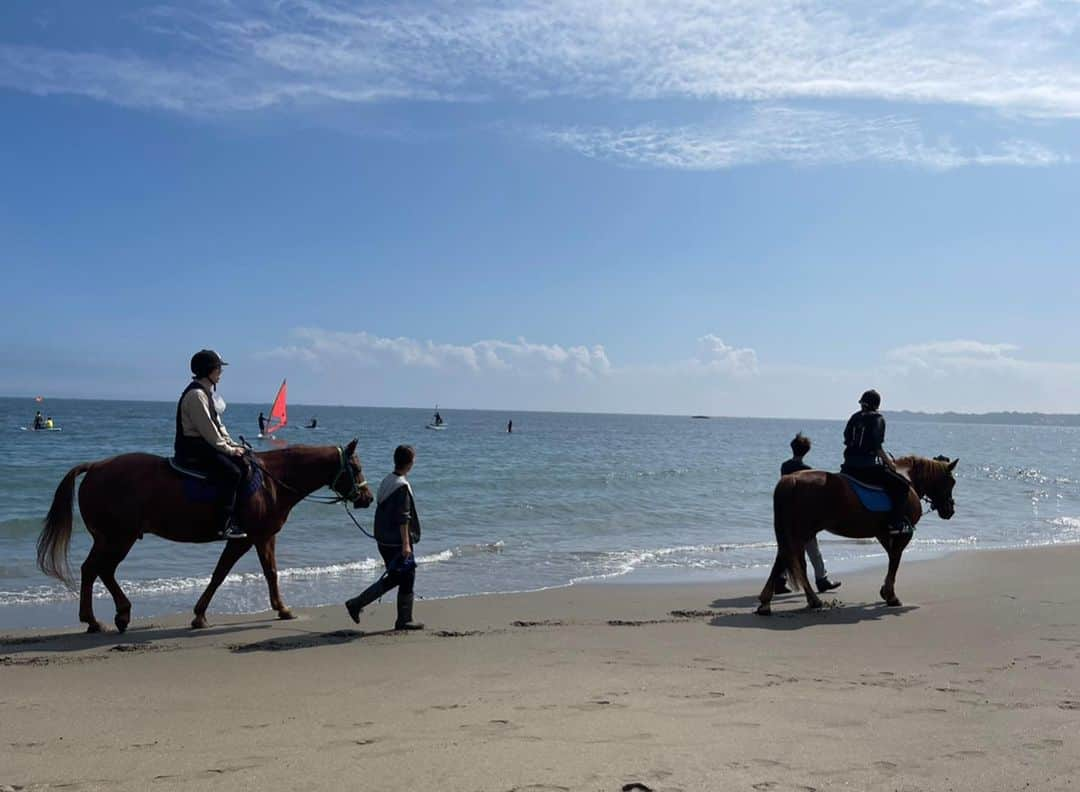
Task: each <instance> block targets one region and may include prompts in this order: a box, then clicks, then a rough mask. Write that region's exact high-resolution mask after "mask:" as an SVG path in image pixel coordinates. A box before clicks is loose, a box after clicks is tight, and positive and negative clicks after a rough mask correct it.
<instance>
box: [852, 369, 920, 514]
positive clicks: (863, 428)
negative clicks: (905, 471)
mask: <svg viewBox="0 0 1080 792" xmlns="http://www.w3.org/2000/svg"><path fill="white" fill-rule="evenodd" d="M880 406H881V395H880V394H879V393H878V392H877V391H876V390H868V391H866V392H865V393H863V395H862V396H860V397H859V407H860V408H861V409H860V410H859V412H857V413H855V414H854V415H852V416H851V418H849V419H848V422H847V426H845V427H844V464H843V465H841V466H840V470H841V471H842V472H844V473H847V474H848V475H849V476H851V477H852V478H855V479H858V480H859V481H861V482H863V483H864V484H870V485H871V486H874V487H882V488H883V489H884V490H885V491H886V492H887V493H888V494H889V500H890V501H891V502H892V511H891V512H889V526H890V527H891V529H892V533H905V532H908V531H910V530H911V523H910V522H909V521H908V518H907V514H906V511H907V498H908V491H909V490H910V488H911V484H910V483H909V482H908V480H907V479H906V478H904V477H903V476H902V475H900V473H898V472H897V470H896V465H894V464H893V460H892V457H891V456H889V454H888V453H887V452H886V451H885V448H884V446H883V443H884V442H885V419H884V418H883V417H882V416H881V413H879V412H878V407H880Z"/></svg>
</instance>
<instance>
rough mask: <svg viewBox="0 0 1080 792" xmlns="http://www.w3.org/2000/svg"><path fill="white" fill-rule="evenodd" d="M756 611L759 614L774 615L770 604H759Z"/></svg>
mask: <svg viewBox="0 0 1080 792" xmlns="http://www.w3.org/2000/svg"><path fill="white" fill-rule="evenodd" d="M754 613H756V614H757V615H758V616H772V608H770V607H769V606H768V605H758V609H757V610H756V611H754Z"/></svg>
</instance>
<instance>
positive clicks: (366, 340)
mask: <svg viewBox="0 0 1080 792" xmlns="http://www.w3.org/2000/svg"><path fill="white" fill-rule="evenodd" d="M292 335H293V343H291V344H287V345H284V346H280V347H278V348H276V349H273V350H271V351H270V352H268V353H267V356H268V357H273V358H278V359H285V360H297V361H301V362H304V363H307V364H310V365H312V366H314V367H317V368H318V367H326V366H333V365H337V364H339V363H348V364H349V365H351V366H356V365H362V366H373V367H376V366H383V367H405V368H422V369H433V370H442V371H449V372H457V371H465V372H469V373H473V374H481V373H491V372H502V373H511V374H516V375H526V376H528V375H539V376H544V377H549V378H554V379H559V378H562V377H568V376H569V377H584V378H592V377H596V376H601V375H604V374H606V373H607V372H608V371H609V370H610V369H611V363H610V362H609V361H608V358H607V354H606V353H605V351H604V347H602V346H600V345H592V346H585V345H581V346H568V347H566V346H560V345H559V344H534V343H530V342H528V341H526V340H525V339H518V340H517V341H477V342H475V343H472V344H447V343H439V342H435V341H430V340H428V341H421V340H418V339H414V338H406V337H397V338H387V337H384V336H377V335H373V334H371V333H367V332H340V331H330V330H323V329H320V328H299V329H297V330H295V331H293V334H292Z"/></svg>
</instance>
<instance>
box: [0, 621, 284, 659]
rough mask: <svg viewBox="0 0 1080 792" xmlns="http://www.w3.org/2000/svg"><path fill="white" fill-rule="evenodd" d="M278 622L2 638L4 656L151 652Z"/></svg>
mask: <svg viewBox="0 0 1080 792" xmlns="http://www.w3.org/2000/svg"><path fill="white" fill-rule="evenodd" d="M277 623H278V622H277V621H276V620H274V621H262V622H232V623H230V624H221V625H218V626H212V627H206V628H203V629H201V630H193V629H191V628H190V627H157V626H156V625H153V624H148V625H146V626H144V627H137V626H133V627H129V628H128V630H127V632H124V633H119V632H116V631H115V630H108V631H106V632H99V633H85V632H82V633H79V632H62V633H51V634H42V635H26V636H0V655H19V654H55V653H65V652H85V651H87V650H89V649H109V650H111V651H116V652H137V651H151V650H154V649H156V648H160V646H159V644H160V643H162V642H166V641H174V640H185V639H187V640H190V639H194V638H202V637H208V636H215V635H227V634H230V633H239V632H247V631H249V630H267V629H270V628H271V627H273V626H274V625H275V624H277Z"/></svg>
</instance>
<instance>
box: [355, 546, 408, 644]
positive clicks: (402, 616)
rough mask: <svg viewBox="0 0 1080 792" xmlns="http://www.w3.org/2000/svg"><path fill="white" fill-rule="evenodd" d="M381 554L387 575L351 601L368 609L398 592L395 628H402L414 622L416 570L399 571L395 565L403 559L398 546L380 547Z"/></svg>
mask: <svg viewBox="0 0 1080 792" xmlns="http://www.w3.org/2000/svg"><path fill="white" fill-rule="evenodd" d="M379 554H380V555H381V556H382V558H383V563H384V564H386V574H385V575H383V576H382V577H381V578H379V579H378V580H376V581H375V582H374V583H372V584H371V585H370V586H368V587H367V588H366V589H364V591H363V592H361V593H360V595H359V596H358V597H356V598H355V599H352V600H349V602H350V603H351V604H355V605H356V607H358V608H366V607H367V606H368V605H370V604H371V603H372V602H374V601H375V600H377V599H379V598H380V597H381V596H382V595H383V594H385V593H386V592H388V591H391V590H392V589H394V588H396V589H397V590H398V595H397V622H396V624H395V626H397V627H399V628H400V627H401V626H402V625H403V624H408V623H409V622H411V621H412V611H413V599H414V594H413V586H414V584H415V583H416V568H415V567H413V568H411V569H405V570H402V569H398V568H397V565H396V564H395V563H394V562H395V561H397V560H398V559H399V558H401V548H400V547H397V546H388V545H383V544H380V545H379Z"/></svg>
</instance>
